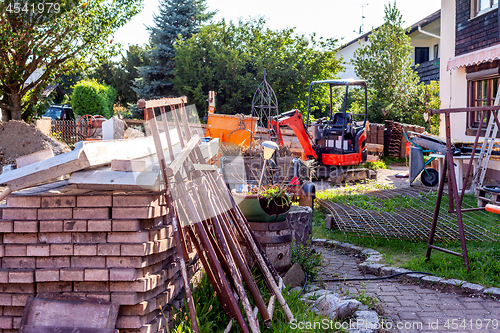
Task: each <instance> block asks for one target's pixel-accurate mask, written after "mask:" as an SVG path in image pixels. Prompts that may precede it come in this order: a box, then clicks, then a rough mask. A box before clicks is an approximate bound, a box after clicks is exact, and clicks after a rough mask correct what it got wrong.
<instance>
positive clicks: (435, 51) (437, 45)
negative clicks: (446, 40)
mask: <svg viewBox="0 0 500 333" xmlns="http://www.w3.org/2000/svg"><path fill="white" fill-rule="evenodd" d="M438 58H439V44H436V45H434V59H438Z"/></svg>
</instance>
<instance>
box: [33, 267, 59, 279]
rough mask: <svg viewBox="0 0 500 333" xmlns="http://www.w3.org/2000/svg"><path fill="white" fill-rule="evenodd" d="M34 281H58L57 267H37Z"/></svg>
mask: <svg viewBox="0 0 500 333" xmlns="http://www.w3.org/2000/svg"><path fill="white" fill-rule="evenodd" d="M35 281H36V282H58V281H59V269H37V270H36V271H35Z"/></svg>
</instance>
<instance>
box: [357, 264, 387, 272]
mask: <svg viewBox="0 0 500 333" xmlns="http://www.w3.org/2000/svg"><path fill="white" fill-rule="evenodd" d="M363 264H365V263H363ZM363 264H360V265H359V267H360V268H361V270H364V272H365V273H368V274H373V275H379V270H380V268H381V267H383V266H384V265H381V264H365V265H363Z"/></svg>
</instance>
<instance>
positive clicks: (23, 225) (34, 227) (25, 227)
mask: <svg viewBox="0 0 500 333" xmlns="http://www.w3.org/2000/svg"><path fill="white" fill-rule="evenodd" d="M14 232H38V221H14Z"/></svg>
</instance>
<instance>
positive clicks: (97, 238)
mask: <svg viewBox="0 0 500 333" xmlns="http://www.w3.org/2000/svg"><path fill="white" fill-rule="evenodd" d="M72 242H73V243H87V244H95V243H106V233H105V232H83V233H82V232H73V233H72Z"/></svg>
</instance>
